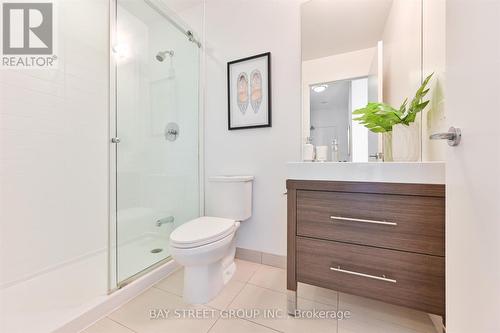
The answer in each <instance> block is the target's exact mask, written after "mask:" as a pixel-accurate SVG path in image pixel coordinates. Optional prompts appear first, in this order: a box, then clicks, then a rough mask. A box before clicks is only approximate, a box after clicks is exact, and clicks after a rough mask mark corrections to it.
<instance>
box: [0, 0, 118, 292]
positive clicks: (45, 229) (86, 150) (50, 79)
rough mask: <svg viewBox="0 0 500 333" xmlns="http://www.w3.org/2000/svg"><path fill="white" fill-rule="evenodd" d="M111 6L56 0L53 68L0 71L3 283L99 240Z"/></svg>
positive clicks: (104, 195)
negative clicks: (56, 47)
mask: <svg viewBox="0 0 500 333" xmlns="http://www.w3.org/2000/svg"><path fill="white" fill-rule="evenodd" d="M108 6H109V5H108V1H103V0H64V1H62V0H59V1H56V7H55V8H56V10H57V12H56V13H57V14H56V18H57V19H58V24H59V29H57V31H56V34H57V39H58V50H57V56H58V57H59V67H58V69H50V70H49V69H37V70H0V138H1V139H0V160H1V164H0V167H1V170H0V171H1V172H0V175H1V178H0V182H1V187H0V191H1V192H0V202H1V205H2V206H1V207H0V221H1V224H0V226H1V227H0V228H1V232H0V237H1V241H0V244H1V245H0V246H1V248H0V260H1V266H2V267H3V271H2V272H1V275H0V283H1V284H2V286H3V285H4V284H8V283H12V282H15V281H17V280H19V279H23V278H24V277H27V276H31V275H33V274H36V273H37V272H40V271H42V270H45V269H47V268H50V267H52V266H54V265H60V264H62V263H65V262H67V261H71V260H74V259H76V258H78V257H80V256H82V255H86V254H89V253H92V252H95V251H99V250H104V247H105V246H106V241H107V238H106V237H107V218H108V214H107V209H108V208H107V201H108V189H107V187H108V151H107V150H108V144H107V140H108V112H107V107H108V57H109V56H108V34H107V31H108V16H109V11H108ZM93 269H95V270H99V271H103V270H106V263H105V261H104V260H103V262H102V265H101V266H99V267H94V268H93ZM93 273H96V272H89V277H92V276H95V275H96V274H93ZM82 278H83V277H82ZM85 278H87V277H85ZM104 291H105V290H104ZM104 291H103V292H104Z"/></svg>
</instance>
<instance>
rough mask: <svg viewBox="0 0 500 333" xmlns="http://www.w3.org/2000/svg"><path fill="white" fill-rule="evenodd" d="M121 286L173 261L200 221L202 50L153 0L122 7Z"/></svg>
mask: <svg viewBox="0 0 500 333" xmlns="http://www.w3.org/2000/svg"><path fill="white" fill-rule="evenodd" d="M116 12H117V13H116V32H115V34H116V37H115V40H116V42H115V44H114V46H113V53H114V56H115V62H116V68H115V72H116V84H115V86H116V101H115V103H116V120H115V121H116V138H115V139H114V141H115V143H116V145H115V147H116V230H115V232H116V240H115V241H116V258H115V260H116V272H114V273H115V275H116V283H117V284H118V285H119V284H120V282H122V281H124V280H127V279H128V278H130V277H132V276H134V275H136V274H138V273H140V272H141V271H143V270H145V269H147V268H148V267H151V266H152V265H154V264H156V263H158V262H160V261H162V260H164V259H166V258H168V257H169V250H168V249H169V247H168V245H169V244H168V241H169V236H170V233H171V232H172V231H173V230H174V228H175V227H177V226H178V225H180V224H182V223H184V222H186V221H188V220H190V219H193V218H195V217H197V216H198V215H199V179H198V178H199V170H198V167H199V165H198V144H199V142H198V130H199V129H198V78H199V68H198V66H199V47H198V45H197V44H196V43H193V42H192V41H190V40H189V38H188V37H189V36H188V35H189V33H188V32H187V31H182V30H181V29H180V27H179V25H178V24H177V23H176V22H174V21H171V20H170V19H169V17H168V16H167V15H166V13H165V12H162V10H161V9H159V8H158V7H156V6H155V4H154V2H153V1H150V0H118V1H117V10H116Z"/></svg>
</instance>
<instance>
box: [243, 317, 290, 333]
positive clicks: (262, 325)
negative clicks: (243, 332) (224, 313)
mask: <svg viewBox="0 0 500 333" xmlns="http://www.w3.org/2000/svg"><path fill="white" fill-rule="evenodd" d="M241 320H244V321H248V322H249V323H252V324H255V325H258V326H261V327H265V328H268V329H270V330H273V331H275V332H279V333H285V331H280V330H277V329H275V328H272V327H269V326H266V325H264V324H261V323H258V322H255V321H251V320H250V319H246V318H241Z"/></svg>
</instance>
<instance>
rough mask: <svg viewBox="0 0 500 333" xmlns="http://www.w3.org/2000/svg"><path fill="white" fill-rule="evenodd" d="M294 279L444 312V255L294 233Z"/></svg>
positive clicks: (435, 311)
mask: <svg viewBox="0 0 500 333" xmlns="http://www.w3.org/2000/svg"><path fill="white" fill-rule="evenodd" d="M296 246H297V259H296V260H297V262H296V264H297V281H299V282H304V283H308V284H312V285H316V286H320V287H324V288H329V289H333V290H337V291H341V292H345V293H349V294H354V295H359V296H364V297H369V298H373V299H377V300H381V301H384V302H388V303H392V304H396V305H402V306H406V307H410V308H414V309H418V310H421V311H424V312H428V313H434V314H438V315H443V314H444V292H445V286H444V273H445V271H444V270H445V261H444V258H442V257H436V256H430V255H424V254H417V253H408V252H402V251H396V250H387V249H380V248H373V247H369V246H362V245H353V244H345V243H339V242H333V241H326V240H319V239H309V238H304V237H297V244H296Z"/></svg>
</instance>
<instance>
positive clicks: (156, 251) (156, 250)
mask: <svg viewBox="0 0 500 333" xmlns="http://www.w3.org/2000/svg"><path fill="white" fill-rule="evenodd" d="M161 251H163V249H152V250H151V253H160V252H161Z"/></svg>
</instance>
